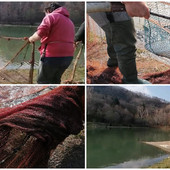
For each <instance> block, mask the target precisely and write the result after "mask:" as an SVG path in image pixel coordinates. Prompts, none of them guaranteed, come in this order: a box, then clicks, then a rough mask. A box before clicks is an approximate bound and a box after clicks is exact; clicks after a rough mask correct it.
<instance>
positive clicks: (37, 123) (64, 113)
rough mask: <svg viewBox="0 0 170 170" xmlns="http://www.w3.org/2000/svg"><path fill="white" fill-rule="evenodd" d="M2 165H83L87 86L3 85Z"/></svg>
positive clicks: (0, 114)
mask: <svg viewBox="0 0 170 170" xmlns="http://www.w3.org/2000/svg"><path fill="white" fill-rule="evenodd" d="M0 96H1V98H0V103H1V105H0V168H84V167H85V149H84V148H85V134H84V119H85V118H84V116H85V115H84V110H85V108H84V106H85V104H84V101H85V99H84V96H85V88H84V86H58V87H57V86H1V87H0Z"/></svg>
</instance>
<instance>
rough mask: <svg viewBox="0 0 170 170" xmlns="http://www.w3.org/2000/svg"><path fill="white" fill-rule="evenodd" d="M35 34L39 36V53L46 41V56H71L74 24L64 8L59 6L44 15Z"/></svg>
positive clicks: (41, 51)
mask: <svg viewBox="0 0 170 170" xmlns="http://www.w3.org/2000/svg"><path fill="white" fill-rule="evenodd" d="M37 34H38V35H39V36H40V37H41V46H40V48H39V51H40V54H41V55H42V53H43V51H44V47H45V44H46V43H47V44H48V45H47V48H46V57H65V56H73V53H74V46H73V45H74V44H73V43H74V34H75V32H74V25H73V23H72V21H71V20H70V19H69V13H68V11H67V9H66V8H64V7H60V8H58V9H56V10H54V11H53V12H52V13H50V14H48V15H46V16H45V17H44V19H43V21H42V23H41V24H40V26H39V27H38V29H37Z"/></svg>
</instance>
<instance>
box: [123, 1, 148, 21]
mask: <svg viewBox="0 0 170 170" xmlns="http://www.w3.org/2000/svg"><path fill="white" fill-rule="evenodd" d="M122 3H123V4H124V5H125V8H126V12H127V13H128V15H129V16H130V17H144V18H146V19H149V17H150V12H149V8H148V7H147V5H146V3H145V2H122Z"/></svg>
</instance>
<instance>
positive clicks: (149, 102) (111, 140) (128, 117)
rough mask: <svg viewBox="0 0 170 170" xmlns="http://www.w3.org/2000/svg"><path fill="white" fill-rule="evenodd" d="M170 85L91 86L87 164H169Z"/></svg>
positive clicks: (88, 91)
mask: <svg viewBox="0 0 170 170" xmlns="http://www.w3.org/2000/svg"><path fill="white" fill-rule="evenodd" d="M169 91H170V86H137V85H136V86H135V85H129V86H127V85H122V86H118V85H117V86H88V87H87V168H116V169H117V168H169V167H170V164H169V163H170V158H169V156H170V133H169V132H170V129H169V125H170V97H169Z"/></svg>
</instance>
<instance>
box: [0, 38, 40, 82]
mask: <svg viewBox="0 0 170 170" xmlns="http://www.w3.org/2000/svg"><path fill="white" fill-rule="evenodd" d="M0 43H1V44H3V45H1V49H0V60H1V65H0V83H1V84H11V83H12V84H17V83H20V84H28V83H33V71H34V70H36V69H37V68H38V57H37V56H38V54H35V45H34V44H30V43H29V42H28V41H25V40H24V38H16V37H0ZM36 48H37V46H36ZM35 55H36V59H35Z"/></svg>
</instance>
